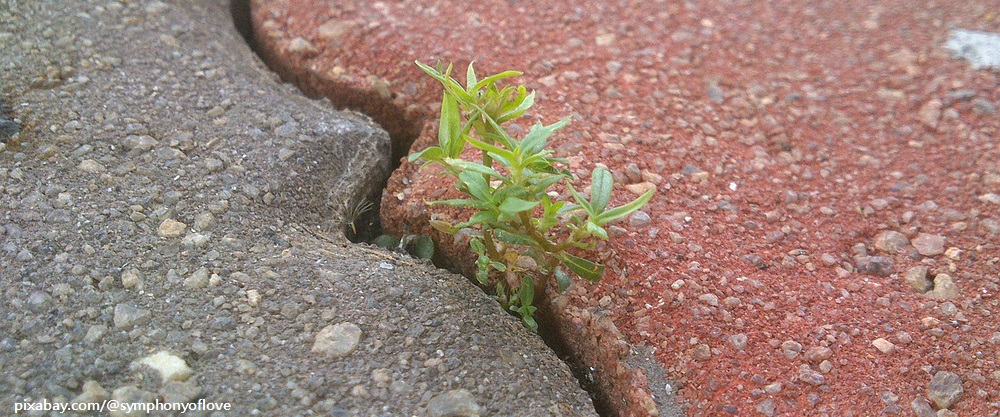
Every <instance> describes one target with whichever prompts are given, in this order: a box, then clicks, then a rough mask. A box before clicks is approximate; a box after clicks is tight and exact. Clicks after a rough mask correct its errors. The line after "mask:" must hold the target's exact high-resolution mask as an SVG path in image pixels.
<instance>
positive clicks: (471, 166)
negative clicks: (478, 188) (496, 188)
mask: <svg viewBox="0 0 1000 417" xmlns="http://www.w3.org/2000/svg"><path fill="white" fill-rule="evenodd" d="M444 162H445V163H447V164H449V165H454V166H455V167H458V168H459V169H461V170H462V171H463V173H465V172H468V171H471V172H475V173H478V174H485V175H489V176H491V177H495V178H498V179H501V180H506V179H507V177H505V176H503V175H501V174H500V173H499V172H497V171H496V170H494V169H493V168H490V167H487V166H485V165H483V164H481V163H478V162H469V161H466V160H462V159H453V158H445V159H444Z"/></svg>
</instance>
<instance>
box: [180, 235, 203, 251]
mask: <svg viewBox="0 0 1000 417" xmlns="http://www.w3.org/2000/svg"><path fill="white" fill-rule="evenodd" d="M208 240H209V235H208V234H201V233H189V234H188V235H187V236H184V239H181V247H183V248H184V249H187V250H191V249H197V248H203V247H205V245H207V244H208Z"/></svg>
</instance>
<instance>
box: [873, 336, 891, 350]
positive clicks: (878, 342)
mask: <svg viewBox="0 0 1000 417" xmlns="http://www.w3.org/2000/svg"><path fill="white" fill-rule="evenodd" d="M872 346H875V348H876V349H878V350H879V351H880V352H882V353H892V352H895V351H896V345H894V344H892V342H890V341H888V340H885V339H883V338H881V337H880V338H878V339H875V340H872Z"/></svg>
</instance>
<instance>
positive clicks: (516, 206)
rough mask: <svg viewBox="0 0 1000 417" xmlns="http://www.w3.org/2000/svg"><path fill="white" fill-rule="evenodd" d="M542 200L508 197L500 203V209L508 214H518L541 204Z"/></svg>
mask: <svg viewBox="0 0 1000 417" xmlns="http://www.w3.org/2000/svg"><path fill="white" fill-rule="evenodd" d="M540 203H541V201H525V200H522V199H520V198H517V197H507V199H506V200H504V201H503V203H500V207H499V209H500V211H501V212H504V213H507V214H517V213H520V212H522V211H528V210H531V209H533V208H535V207H536V206H538V204H540Z"/></svg>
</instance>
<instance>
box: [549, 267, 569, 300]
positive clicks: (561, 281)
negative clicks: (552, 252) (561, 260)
mask: <svg viewBox="0 0 1000 417" xmlns="http://www.w3.org/2000/svg"><path fill="white" fill-rule="evenodd" d="M553 273H554V274H555V276H556V285H557V287H558V290H559V293H560V294H562V293H563V292H564V291H566V289H567V288H569V286H570V285H573V280H572V279H570V277H569V274H567V273H566V272H565V271H563V270H562V268H556V270H555V271H554V272H553Z"/></svg>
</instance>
